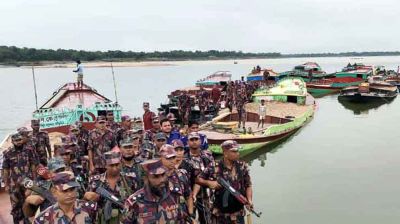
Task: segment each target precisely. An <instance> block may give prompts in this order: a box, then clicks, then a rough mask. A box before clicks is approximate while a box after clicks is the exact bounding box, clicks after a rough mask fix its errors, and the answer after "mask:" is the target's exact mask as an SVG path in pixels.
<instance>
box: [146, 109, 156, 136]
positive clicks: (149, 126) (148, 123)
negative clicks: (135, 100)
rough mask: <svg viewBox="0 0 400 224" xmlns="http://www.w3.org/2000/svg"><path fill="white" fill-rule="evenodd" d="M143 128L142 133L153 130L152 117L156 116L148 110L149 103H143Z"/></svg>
mask: <svg viewBox="0 0 400 224" xmlns="http://www.w3.org/2000/svg"><path fill="white" fill-rule="evenodd" d="M143 110H144V114H143V128H144V131H148V130H150V129H152V128H153V117H156V114H155V113H154V112H152V111H151V110H150V103H149V102H144V103H143Z"/></svg>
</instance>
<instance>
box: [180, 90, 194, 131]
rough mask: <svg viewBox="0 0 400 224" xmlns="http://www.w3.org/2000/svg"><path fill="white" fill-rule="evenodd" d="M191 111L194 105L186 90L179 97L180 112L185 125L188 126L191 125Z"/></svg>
mask: <svg viewBox="0 0 400 224" xmlns="http://www.w3.org/2000/svg"><path fill="white" fill-rule="evenodd" d="M191 109H192V105H191V102H190V96H189V94H188V93H187V91H185V90H184V91H182V92H181V95H180V96H179V97H178V110H179V115H180V117H181V121H182V123H183V125H187V124H188V123H189V118H190V112H191Z"/></svg>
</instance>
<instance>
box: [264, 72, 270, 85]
mask: <svg viewBox="0 0 400 224" xmlns="http://www.w3.org/2000/svg"><path fill="white" fill-rule="evenodd" d="M263 78H264V82H265V86H268V79H269V72H268V70H267V69H265V70H264V72H263Z"/></svg>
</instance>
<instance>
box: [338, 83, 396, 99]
mask: <svg viewBox="0 0 400 224" xmlns="http://www.w3.org/2000/svg"><path fill="white" fill-rule="evenodd" d="M396 96H397V87H396V86H393V85H391V84H389V83H387V84H384V83H378V84H376V83H371V84H370V83H361V84H360V85H359V86H352V87H347V88H344V89H343V90H342V91H341V92H340V95H339V99H342V100H348V101H350V102H358V103H365V102H372V101H385V102H388V101H390V100H393V99H394V98H395V97H396Z"/></svg>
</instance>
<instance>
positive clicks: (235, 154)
mask: <svg viewBox="0 0 400 224" xmlns="http://www.w3.org/2000/svg"><path fill="white" fill-rule="evenodd" d="M221 148H222V150H223V158H222V159H221V160H220V161H216V162H215V163H212V164H211V165H210V166H208V167H207V168H206V169H205V170H203V171H202V172H201V173H200V174H199V176H198V178H197V183H198V184H200V185H202V186H206V187H208V188H210V189H214V190H215V193H214V196H215V197H214V201H213V203H212V205H213V206H212V209H211V213H212V222H211V223H213V224H231V223H237V224H244V216H245V215H246V211H245V209H244V206H243V204H241V203H240V202H238V201H237V200H235V199H234V198H233V196H232V195H231V194H230V193H228V192H226V191H227V190H226V189H224V188H222V187H221V185H220V184H219V183H218V182H217V180H218V179H219V178H223V179H224V180H225V181H227V182H228V183H230V185H231V186H232V187H233V188H234V189H235V190H237V191H238V192H240V193H241V194H242V195H243V196H244V197H245V198H246V199H247V201H248V202H249V203H248V205H246V207H247V208H252V207H253V202H252V201H253V190H252V183H251V178H250V171H249V168H248V165H247V164H246V163H245V162H243V161H239V148H240V146H239V145H238V144H237V142H236V141H232V140H227V141H225V142H223V143H222V144H221ZM193 194H194V196H193V197H195V195H196V192H193ZM226 195H228V198H226ZM229 197H231V198H229ZM231 199H233V200H231ZM226 200H228V201H229V202H232V203H228V204H227V205H225V203H224V201H226Z"/></svg>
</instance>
